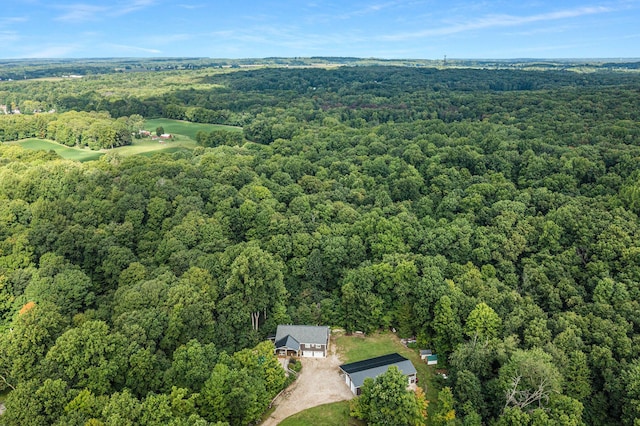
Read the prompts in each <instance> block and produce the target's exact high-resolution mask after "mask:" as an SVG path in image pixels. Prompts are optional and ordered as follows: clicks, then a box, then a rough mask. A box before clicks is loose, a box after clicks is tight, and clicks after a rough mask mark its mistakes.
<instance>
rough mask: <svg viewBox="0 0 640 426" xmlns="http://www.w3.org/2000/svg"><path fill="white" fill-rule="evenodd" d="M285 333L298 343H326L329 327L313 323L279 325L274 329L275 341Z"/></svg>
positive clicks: (284, 335)
mask: <svg viewBox="0 0 640 426" xmlns="http://www.w3.org/2000/svg"><path fill="white" fill-rule="evenodd" d="M287 335H289V336H291V337H293V338H294V339H295V340H296V341H297V342H299V343H300V344H304V343H307V344H308V343H310V344H315V345H326V344H327V342H328V341H329V327H327V326H315V325H279V326H278V329H277V330H276V342H279V341H280V340H281V339H283V338H284V337H286V336H287ZM276 347H277V345H276Z"/></svg>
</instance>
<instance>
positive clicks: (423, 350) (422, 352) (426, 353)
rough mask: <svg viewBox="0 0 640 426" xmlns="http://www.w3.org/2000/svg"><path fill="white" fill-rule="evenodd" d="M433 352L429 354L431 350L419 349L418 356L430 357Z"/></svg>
mask: <svg viewBox="0 0 640 426" xmlns="http://www.w3.org/2000/svg"><path fill="white" fill-rule="evenodd" d="M432 353H433V352H431V349H420V355H421V356H422V355H431V354H432Z"/></svg>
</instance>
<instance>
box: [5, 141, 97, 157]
mask: <svg viewBox="0 0 640 426" xmlns="http://www.w3.org/2000/svg"><path fill="white" fill-rule="evenodd" d="M11 143H13V144H17V145H20V146H21V147H23V148H25V149H32V150H43V151H55V152H56V153H57V154H58V155H59V156H60V157H62V158H65V159H67V160H74V161H91V160H97V159H98V158H100V157H101V156H102V155H103V154H104V153H103V152H99V151H91V150H90V149H89V148H85V149H82V148H70V147H68V146H64V145H61V144H59V143H56V142H53V141H49V140H45V139H35V138H31V139H24V140H21V141H18V142H11Z"/></svg>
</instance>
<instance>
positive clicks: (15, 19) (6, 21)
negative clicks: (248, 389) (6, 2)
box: [0, 16, 28, 25]
mask: <svg viewBox="0 0 640 426" xmlns="http://www.w3.org/2000/svg"><path fill="white" fill-rule="evenodd" d="M27 21H28V19H27V18H25V17H24V16H8V17H6V18H0V25H10V24H19V23H22V22H27Z"/></svg>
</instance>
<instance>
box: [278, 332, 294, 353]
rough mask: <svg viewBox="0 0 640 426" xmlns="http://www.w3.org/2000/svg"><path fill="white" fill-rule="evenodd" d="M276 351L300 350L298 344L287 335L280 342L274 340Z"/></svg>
mask: <svg viewBox="0 0 640 426" xmlns="http://www.w3.org/2000/svg"><path fill="white" fill-rule="evenodd" d="M275 346H276V349H291V350H293V351H299V350H300V342H298V341H297V340H296V339H294V338H293V337H291V335H289V334H287V335H286V336H284V337H283V338H282V339H280V340H276V343H275Z"/></svg>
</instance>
